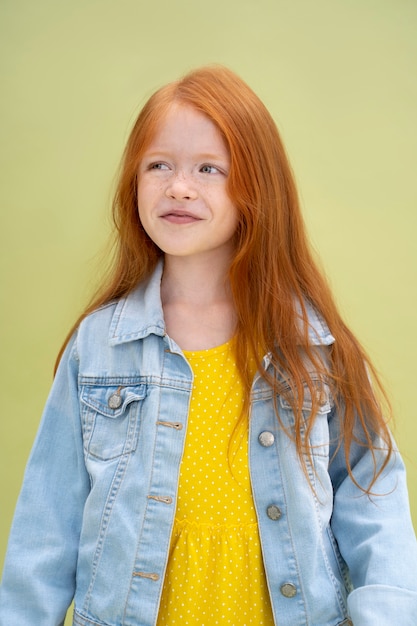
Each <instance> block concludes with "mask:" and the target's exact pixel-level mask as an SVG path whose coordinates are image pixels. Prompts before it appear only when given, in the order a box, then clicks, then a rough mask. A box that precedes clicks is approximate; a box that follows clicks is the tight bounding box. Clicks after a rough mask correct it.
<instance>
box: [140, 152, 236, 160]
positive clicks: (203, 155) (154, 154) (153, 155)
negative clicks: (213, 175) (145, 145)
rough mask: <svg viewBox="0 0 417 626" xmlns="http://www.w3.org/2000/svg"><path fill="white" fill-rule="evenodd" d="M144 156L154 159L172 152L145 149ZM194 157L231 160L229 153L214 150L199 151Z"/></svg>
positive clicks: (169, 154) (167, 155)
mask: <svg viewBox="0 0 417 626" xmlns="http://www.w3.org/2000/svg"><path fill="white" fill-rule="evenodd" d="M143 156H144V158H146V159H154V158H156V157H158V158H160V157H162V158H163V157H169V156H171V152H170V151H169V150H152V152H147V151H146V150H145V153H144V155H143ZM193 157H194V158H195V157H197V159H198V160H199V161H200V160H201V161H225V160H226V159H227V160H230V156H229V154H228V153H226V154H224V155H223V154H220V153H217V154H215V153H212V152H197V153H196V154H195V156H194V155H193Z"/></svg>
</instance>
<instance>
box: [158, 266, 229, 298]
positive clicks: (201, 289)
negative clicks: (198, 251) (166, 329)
mask: <svg viewBox="0 0 417 626" xmlns="http://www.w3.org/2000/svg"><path fill="white" fill-rule="evenodd" d="M228 269H229V259H227V261H224V262H217V263H213V260H212V259H210V261H208V260H206V259H193V260H192V261H190V259H187V258H182V257H170V256H168V255H167V256H166V257H165V264H164V273H163V277H162V285H161V298H162V303H163V305H167V304H174V303H176V302H183V303H187V302H188V303H189V304H196V305H200V306H209V305H210V304H211V303H216V302H219V301H229V302H232V295H231V291H230V285H229V279H228Z"/></svg>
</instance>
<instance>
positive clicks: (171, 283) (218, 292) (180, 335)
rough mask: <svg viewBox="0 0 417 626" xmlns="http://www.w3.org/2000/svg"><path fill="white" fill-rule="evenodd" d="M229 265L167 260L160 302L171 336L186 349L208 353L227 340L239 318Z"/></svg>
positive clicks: (200, 260) (202, 260)
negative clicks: (230, 279) (231, 285)
mask: <svg viewBox="0 0 417 626" xmlns="http://www.w3.org/2000/svg"><path fill="white" fill-rule="evenodd" d="M228 267H229V262H227V263H224V264H220V263H218V262H217V264H216V263H213V260H212V259H211V260H210V263H208V262H205V261H204V259H199V260H196V259H193V260H192V262H191V260H190V259H188V260H187V259H181V258H179V257H175V258H173V257H168V256H167V257H166V258H165V266H164V273H163V276H162V283H161V299H162V307H163V309H164V317H165V326H166V330H167V333H168V335H169V336H170V337H171V338H172V339H174V340H175V341H176V343H177V344H178V345H179V346H180V347H181V348H182V349H183V350H205V349H207V348H212V347H214V346H218V345H221V344H223V343H225V342H226V341H228V340H229V339H230V338H231V337H232V336H233V334H234V332H235V327H236V316H235V310H234V305H233V298H232V294H231V289H230V285H229V281H228V276H227V272H228Z"/></svg>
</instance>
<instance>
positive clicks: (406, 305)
mask: <svg viewBox="0 0 417 626" xmlns="http://www.w3.org/2000/svg"><path fill="white" fill-rule="evenodd" d="M416 32H417V3H416V2H415V0H345V1H341V0H315V1H314V2H311V1H310V0H285V1H284V0H238V1H237V0H210V1H209V2H197V1H191V0H189V1H187V0H160V1H159V2H156V3H151V2H143V1H141V0H136V1H133V0H117V1H116V0H112V1H110V0H96V1H94V0H68V1H64V0H53V1H52V0H37V1H36V2H33V1H32V0H2V2H1V4H0V42H1V44H0V45H1V75H0V80H1V83H0V84H1V89H2V97H1V101H0V120H1V129H0V132H1V135H0V150H1V176H2V185H1V198H0V200H1V205H0V206H1V231H0V232H1V249H0V254H1V272H2V276H1V298H2V300H1V307H0V315H1V324H0V330H1V377H0V380H1V384H2V389H1V391H0V399H1V420H0V429H1V430H0V446H1V454H0V480H1V485H0V493H1V515H0V560H1V559H2V557H3V555H4V550H5V546H6V539H7V534H8V531H9V527H10V523H11V518H12V513H13V509H14V505H15V501H16V497H17V494H18V491H19V487H20V484H21V480H22V474H23V470H24V465H25V462H26V459H27V455H28V453H29V450H30V447H31V444H32V441H33V437H34V435H35V432H36V429H37V425H38V421H39V417H40V414H41V410H42V406H43V404H44V401H45V398H46V395H47V392H48V389H49V386H50V383H51V380H52V366H53V362H54V358H55V355H56V353H57V351H58V349H59V347H60V344H61V342H62V340H63V338H64V336H65V334H66V332H67V330H68V328H69V326H70V325H71V324H72V322H73V321H74V318H75V317H76V316H77V314H78V313H79V312H80V310H81V309H82V307H83V304H84V303H85V301H86V299H87V298H88V295H89V293H90V292H91V289H92V287H93V285H94V284H95V277H96V276H97V272H98V271H99V270H100V264H101V262H102V258H103V257H102V256H100V251H102V250H103V247H104V245H105V241H106V237H107V235H108V232H109V227H110V226H109V217H108V216H109V206H110V200H111V195H112V190H113V186H114V179H115V172H116V169H117V165H118V162H119V158H120V155H121V151H122V149H123V146H124V143H125V141H126V138H127V135H128V132H129V128H130V127H131V124H132V122H133V120H134V118H135V115H136V114H137V112H138V110H139V108H140V106H141V105H142V104H143V103H144V101H145V99H146V98H147V97H148V96H149V95H150V94H151V93H152V92H153V91H154V90H155V89H156V88H158V87H159V86H160V85H162V84H164V83H166V82H167V81H169V80H172V79H174V78H177V77H178V76H179V75H181V74H183V73H184V72H185V71H187V70H189V69H191V68H193V67H195V66H198V65H201V64H205V63H211V62H219V63H223V64H225V65H228V66H229V67H231V68H232V69H233V70H235V71H236V72H238V73H239V74H240V75H241V76H242V77H243V78H244V79H245V80H246V81H247V82H248V83H249V84H250V85H251V86H252V87H253V88H254V90H255V91H256V92H257V93H258V95H259V96H260V97H261V99H263V100H264V102H265V104H266V105H267V106H268V108H269V109H270V111H271V113H272V115H273V116H274V118H275V120H276V121H277V124H278V126H279V128H280V131H281V133H282V136H283V139H284V142H285V144H286V146H287V149H288V152H289V155H290V159H291V161H292V164H293V167H294V170H295V173H296V177H297V180H298V183H299V189H300V194H301V198H302V204H303V207H304V210H305V216H306V221H307V224H308V228H309V232H310V235H311V239H312V242H313V244H314V246H315V247H316V249H317V250H318V251H319V254H320V257H321V259H322V263H323V267H324V268H325V271H326V272H327V274H328V276H329V278H330V281H331V283H332V285H333V288H334V291H335V294H336V297H337V299H338V302H339V305H340V308H341V310H342V312H343V314H344V316H345V318H346V320H347V321H348V323H349V324H350V325H351V327H352V329H353V330H354V331H355V332H356V333H357V335H358V336H359V338H360V340H361V341H362V342H363V344H364V345H365V347H366V349H367V350H368V351H369V353H370V355H371V356H372V358H373V359H374V361H375V364H376V366H377V368H378V370H379V371H380V372H381V374H382V377H383V380H384V381H385V383H386V385H387V388H388V390H389V392H390V394H391V397H392V400H393V405H394V409H395V424H394V426H393V428H394V431H395V434H396V437H397V440H398V441H399V444H400V447H401V449H402V451H403V454H404V457H405V461H406V464H407V467H408V477H409V487H410V498H411V505H412V511H413V518H414V521H415V522H416V521H417V459H416V454H415V442H416V437H417V421H416V418H415V406H416V402H415V399H414V390H415V386H416V385H415V376H416V368H415V359H416V356H415V355H416V353H417V341H416V337H417V332H416V327H415V320H416V313H415V311H416V285H417V280H416V266H417V263H416V260H417V259H416V256H417V253H416V244H415V239H416V231H417V229H416V220H417V217H416V214H417V212H416V208H417V207H416V204H417V203H416V197H417V192H416V189H417V185H416V174H415V170H416V165H417V124H416V117H415V114H416V105H417V71H416V60H417V36H416Z"/></svg>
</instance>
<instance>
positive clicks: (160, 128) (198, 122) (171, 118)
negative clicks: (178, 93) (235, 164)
mask: <svg viewBox="0 0 417 626" xmlns="http://www.w3.org/2000/svg"><path fill="white" fill-rule="evenodd" d="M167 149H170V150H174V149H181V150H188V151H197V152H208V153H211V152H216V153H217V152H218V153H220V154H222V155H225V156H226V155H228V154H229V151H228V148H227V146H226V143H225V141H224V139H223V136H222V134H221V132H220V130H219V129H218V127H217V126H216V124H215V123H214V122H213V121H212V120H211V119H210V118H209V117H208V116H207V115H205V114H204V113H202V112H201V111H198V110H197V109H196V108H194V107H193V106H190V105H188V104H183V103H179V102H173V103H172V104H170V105H169V106H168V108H167V110H166V111H165V113H164V114H163V115H162V116H161V119H160V120H159V121H158V123H157V125H156V129H155V132H154V133H153V136H152V138H151V140H150V143H149V145H148V147H147V150H146V152H149V151H152V152H154V151H158V150H167Z"/></svg>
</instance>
